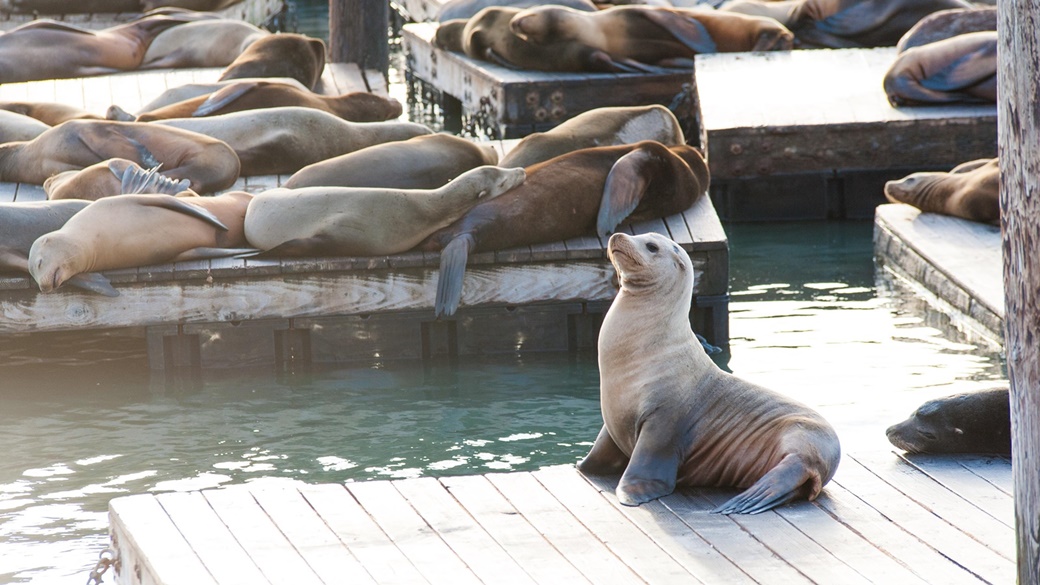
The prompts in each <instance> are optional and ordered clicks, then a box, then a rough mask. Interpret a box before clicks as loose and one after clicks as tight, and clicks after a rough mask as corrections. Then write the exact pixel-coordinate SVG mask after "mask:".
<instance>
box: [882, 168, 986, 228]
mask: <svg viewBox="0 0 1040 585" xmlns="http://www.w3.org/2000/svg"><path fill="white" fill-rule="evenodd" d="M885 197H886V198H888V200H889V201H891V202H892V203H907V204H910V205H913V206H914V207H916V208H918V209H920V210H921V211H927V212H931V213H941V214H944V215H952V216H954V217H961V218H964V219H970V220H972V221H981V222H984V223H992V224H999V223H1000V166H999V164H998V162H997V159H995V158H992V159H989V158H987V159H980V160H976V161H971V162H966V163H963V164H960V165H957V166H956V167H954V168H953V170H951V171H950V172H948V173H914V174H912V175H908V176H906V177H904V178H902V179H900V180H898V181H889V182H887V183H885Z"/></svg>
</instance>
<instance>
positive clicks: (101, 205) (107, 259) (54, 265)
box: [29, 191, 252, 296]
mask: <svg viewBox="0 0 1040 585" xmlns="http://www.w3.org/2000/svg"><path fill="white" fill-rule="evenodd" d="M250 199H252V195H250V194H249V193H245V192H241V191H235V192H231V193H225V194H224V195H219V196H217V197H194V196H191V197H179V196H173V195H156V194H147V195H115V196H113V197H105V198H103V199H98V200H97V201H94V202H92V203H90V204H89V205H88V206H86V207H84V208H83V210H82V211H80V212H79V213H78V214H76V215H74V216H73V217H72V218H71V219H69V221H68V222H66V223H65V225H64V226H62V228H61V229H59V230H56V231H53V232H51V233H48V234H44V235H42V236H40V237H39V238H38V239H37V240H36V241H35V242H33V244H32V247H31V248H30V249H29V273H30V274H31V275H32V277H33V279H35V280H36V283H37V284H38V285H39V287H40V291H41V292H44V293H49V292H51V291H53V290H55V289H56V288H58V287H60V286H61V285H62V284H63V283H65V282H66V281H68V280H69V279H70V278H73V277H76V276H77V275H83V276H82V277H81V278H87V279H90V280H91V282H93V283H94V288H93V289H92V290H94V291H95V292H99V293H101V294H106V295H109V296H117V295H118V294H119V293H118V292H117V291H116V290H115V289H113V288H112V287H111V285H110V284H108V283H107V279H105V278H104V277H103V276H101V275H99V274H97V273H98V272H100V271H102V270H115V269H118V268H131V267H134V266H148V265H152V264H162V263H166V262H176V261H181V260H194V259H200V258H214V257H219V256H227V255H230V254H235V253H237V252H241V251H242V250H241V248H242V246H244V245H245V239H244V236H243V231H242V223H243V222H244V218H245V210H246V208H247V206H248V205H249V200H250Z"/></svg>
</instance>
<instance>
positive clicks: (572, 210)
mask: <svg viewBox="0 0 1040 585" xmlns="http://www.w3.org/2000/svg"><path fill="white" fill-rule="evenodd" d="M526 170H527V180H526V181H525V182H524V184H523V185H521V186H519V187H517V188H516V189H513V190H512V191H510V192H509V193H506V194H505V195H503V196H501V197H498V198H496V199H493V200H491V201H486V202H483V203H481V204H479V205H477V206H476V207H474V208H473V209H471V210H470V211H469V212H468V213H466V215H464V216H463V217H462V218H460V219H459V220H458V221H456V222H455V223H454V224H452V225H450V226H448V227H446V228H444V229H442V230H439V231H437V232H435V233H433V234H432V235H430V237H428V238H427V239H426V240H425V241H423V243H421V244H420V245H419V246H418V249H419V250H423V251H428V252H436V251H440V252H441V264H440V276H439V277H438V282H437V301H436V306H435V311H436V314H437V315H438V316H440V315H452V314H454V312H455V309H456V308H457V307H458V304H459V301H460V299H461V296H462V281H463V274H464V272H465V270H466V260H467V259H468V257H469V254H470V253H471V252H474V251H477V252H483V251H490V250H502V249H506V248H513V247H516V246H527V245H532V244H540V243H547V242H557V241H561V240H566V239H569V238H573V237H578V236H588V235H592V234H597V233H598V234H609V233H610V232H611V231H613V229H614V228H615V227H616V226H617V225H618V224H619V223H621V221H622V220H624V219H625V218H629V219H631V220H634V221H637V220H642V219H650V218H659V217H665V216H668V215H672V214H675V213H679V212H681V211H684V210H686V209H688V208H689V207H690V206H691V205H692V204H693V202H694V201H695V200H696V199H697V198H698V197H701V196H702V195H703V194H704V192H705V191H706V190H707V188H708V167H707V164H706V163H705V162H704V157H703V156H702V155H701V153H700V151H698V150H697V149H696V148H693V147H691V146H686V145H679V146H672V147H667V146H664V145H663V144H660V143H658V142H653V141H643V142H638V143H636V144H629V145H621V146H601V147H597V148H585V149H582V150H576V151H574V152H571V153H568V154H564V155H561V156H558V157H556V158H553V159H550V160H547V161H545V162H543V163H539V164H536V165H533V166H531V167H528V168H527V169H526Z"/></svg>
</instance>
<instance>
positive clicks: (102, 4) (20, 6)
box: [0, 0, 141, 15]
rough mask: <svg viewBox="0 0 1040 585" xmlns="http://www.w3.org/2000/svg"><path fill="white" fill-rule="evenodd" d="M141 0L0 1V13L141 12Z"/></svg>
mask: <svg viewBox="0 0 1040 585" xmlns="http://www.w3.org/2000/svg"><path fill="white" fill-rule="evenodd" d="M140 11H141V0H74V1H70V0H0V12H7V13H11V14H45V15H48V14H50V15H57V14H97V13H116V12H140Z"/></svg>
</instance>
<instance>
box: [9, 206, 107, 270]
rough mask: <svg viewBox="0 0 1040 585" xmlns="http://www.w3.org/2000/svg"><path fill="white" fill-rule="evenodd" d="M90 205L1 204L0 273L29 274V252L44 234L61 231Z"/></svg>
mask: <svg viewBox="0 0 1040 585" xmlns="http://www.w3.org/2000/svg"><path fill="white" fill-rule="evenodd" d="M89 203H90V202H89V201H73V200H70V201H33V202H29V203H24V202H16V203H0V271H13V272H21V273H24V274H28V273H29V248H31V247H32V244H33V242H35V241H36V239H37V238H39V237H40V236H42V235H43V234H47V233H50V232H53V231H55V230H58V229H61V226H63V225H65V222H67V221H68V220H69V218H70V217H72V216H73V215H75V214H76V213H77V212H79V211H80V210H82V209H83V208H84V207H86V206H87V205H88V204H89Z"/></svg>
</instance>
